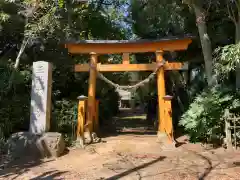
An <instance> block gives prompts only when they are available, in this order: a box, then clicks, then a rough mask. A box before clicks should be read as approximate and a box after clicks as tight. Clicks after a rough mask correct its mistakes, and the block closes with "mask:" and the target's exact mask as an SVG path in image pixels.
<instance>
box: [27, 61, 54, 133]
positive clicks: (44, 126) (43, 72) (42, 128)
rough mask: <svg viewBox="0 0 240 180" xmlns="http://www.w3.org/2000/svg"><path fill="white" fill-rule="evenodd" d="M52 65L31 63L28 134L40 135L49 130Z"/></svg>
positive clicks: (39, 62) (42, 62)
mask: <svg viewBox="0 0 240 180" xmlns="http://www.w3.org/2000/svg"><path fill="white" fill-rule="evenodd" d="M51 94H52V65H51V64H50V63H48V62H45V61H38V62H34V63H33V71H32V92H31V114H30V127H29V131H30V133H34V134H42V133H44V132H47V131H49V129H50V115H51Z"/></svg>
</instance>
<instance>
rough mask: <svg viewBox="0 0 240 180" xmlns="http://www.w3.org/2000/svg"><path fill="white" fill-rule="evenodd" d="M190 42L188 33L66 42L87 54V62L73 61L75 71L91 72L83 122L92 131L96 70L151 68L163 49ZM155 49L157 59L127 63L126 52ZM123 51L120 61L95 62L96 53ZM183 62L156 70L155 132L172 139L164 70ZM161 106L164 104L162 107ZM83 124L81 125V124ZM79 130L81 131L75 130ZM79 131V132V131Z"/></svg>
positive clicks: (72, 50) (159, 60)
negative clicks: (153, 38)
mask: <svg viewBox="0 0 240 180" xmlns="http://www.w3.org/2000/svg"><path fill="white" fill-rule="evenodd" d="M191 42H192V40H191V37H185V38H176V37H173V38H166V39H160V40H153V41H150V40H132V41H131V40H130V41H128V40H86V41H79V42H73V43H72V42H69V43H67V44H66V45H65V47H66V48H68V51H69V53H72V54H80V53H81V54H90V64H77V65H75V72H90V77H89V90H88V100H87V117H86V121H87V122H86V124H87V125H88V130H89V132H90V133H91V132H93V124H94V118H95V117H94V116H95V107H96V105H95V104H96V98H95V92H96V79H97V71H99V72H121V71H154V70H155V69H156V67H157V66H158V64H162V63H163V62H164V59H163V53H164V51H179V50H186V49H187V48H188V45H189V44H190V43H191ZM143 52H155V53H156V62H153V63H150V64H130V62H129V53H143ZM120 53H121V54H122V55H123V56H122V57H123V62H122V64H101V63H98V55H101V54H120ZM183 65H184V64H183V63H179V62H173V63H170V62H167V61H166V63H164V65H162V66H160V67H159V69H158V71H157V88H158V103H159V105H158V120H159V128H158V133H160V134H167V135H168V137H169V138H170V139H171V140H173V127H172V118H171V98H169V97H168V96H166V90H165V78H164V71H165V70H181V69H182V68H183ZM163 107H164V108H163ZM82 128H83V127H82ZM77 133H80V132H77ZM79 135H80V134H79Z"/></svg>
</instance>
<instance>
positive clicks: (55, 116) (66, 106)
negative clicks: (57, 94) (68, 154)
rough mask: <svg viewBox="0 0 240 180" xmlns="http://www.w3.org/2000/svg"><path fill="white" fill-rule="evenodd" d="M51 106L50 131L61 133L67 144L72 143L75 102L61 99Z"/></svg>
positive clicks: (75, 111)
mask: <svg viewBox="0 0 240 180" xmlns="http://www.w3.org/2000/svg"><path fill="white" fill-rule="evenodd" d="M53 106H54V108H53V112H52V121H51V131H57V132H60V133H62V134H63V135H64V138H65V141H66V142H67V145H72V143H73V141H74V140H75V138H76V125H77V102H74V101H70V100H67V99H63V100H60V101H56V102H54V104H53Z"/></svg>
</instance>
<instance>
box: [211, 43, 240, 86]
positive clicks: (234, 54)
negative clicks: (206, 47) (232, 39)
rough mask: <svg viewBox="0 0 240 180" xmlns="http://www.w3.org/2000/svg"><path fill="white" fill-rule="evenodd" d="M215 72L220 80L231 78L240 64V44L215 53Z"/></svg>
mask: <svg viewBox="0 0 240 180" xmlns="http://www.w3.org/2000/svg"><path fill="white" fill-rule="evenodd" d="M215 55H216V57H215V63H214V66H215V68H214V70H215V74H216V77H217V79H218V80H220V81H224V80H227V79H228V78H229V75H230V73H231V72H235V70H236V67H237V64H239V63H240V43H238V44H231V45H227V46H224V47H221V48H217V49H216V51H215Z"/></svg>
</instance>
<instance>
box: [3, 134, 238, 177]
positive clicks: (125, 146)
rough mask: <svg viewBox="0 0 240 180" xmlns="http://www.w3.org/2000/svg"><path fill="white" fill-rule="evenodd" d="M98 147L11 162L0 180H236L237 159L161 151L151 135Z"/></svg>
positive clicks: (193, 150) (194, 149) (197, 149)
mask: <svg viewBox="0 0 240 180" xmlns="http://www.w3.org/2000/svg"><path fill="white" fill-rule="evenodd" d="M180 140H182V142H183V137H182V139H180ZM104 141H106V142H105V143H100V144H95V145H91V146H88V147H87V148H86V149H85V150H81V149H75V150H74V149H72V150H71V151H70V153H68V154H67V155H65V156H63V157H60V158H59V159H56V160H53V159H51V160H43V161H39V162H31V161H27V159H25V161H24V160H19V161H18V162H17V161H16V162H15V164H14V165H12V167H9V168H7V169H5V170H3V171H0V179H16V180H18V179H19V180H21V179H31V180H38V179H39V180H43V179H44V180H48V179H58V180H59V179H81V180H85V179H86V180H100V179H105V180H111V179H126V180H128V179H129V180H135V179H136V180H139V179H143V180H144V179H146V180H147V179H150V180H151V179H159V180H160V179H164V180H167V179H169V180H170V179H171V180H178V179H179V180H180V179H181V180H182V179H185V180H187V179H189V180H195V179H200V180H201V179H206V180H208V179H211V180H215V179H218V180H221V179H222V180H223V179H226V180H231V179H234V180H235V179H240V167H239V166H240V153H226V152H225V151H224V150H223V149H216V150H204V148H203V147H202V146H200V145H193V144H183V145H182V146H180V147H178V148H176V149H171V150H162V148H161V145H160V144H158V143H157V142H156V136H153V135H150V136H146V135H141V136H134V135H121V136H116V137H109V138H105V139H104Z"/></svg>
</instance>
